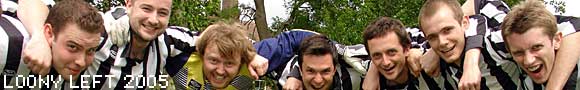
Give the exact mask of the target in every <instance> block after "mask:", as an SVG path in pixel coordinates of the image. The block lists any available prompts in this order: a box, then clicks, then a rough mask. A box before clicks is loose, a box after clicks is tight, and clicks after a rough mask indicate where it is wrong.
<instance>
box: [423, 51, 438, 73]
mask: <svg viewBox="0 0 580 90" xmlns="http://www.w3.org/2000/svg"><path fill="white" fill-rule="evenodd" d="M421 58H422V59H421V68H423V70H425V73H427V75H429V76H430V77H437V76H439V69H440V66H439V63H440V62H439V56H437V54H436V53H435V52H434V51H432V50H428V51H427V52H426V53H425V55H423V57H421Z"/></svg>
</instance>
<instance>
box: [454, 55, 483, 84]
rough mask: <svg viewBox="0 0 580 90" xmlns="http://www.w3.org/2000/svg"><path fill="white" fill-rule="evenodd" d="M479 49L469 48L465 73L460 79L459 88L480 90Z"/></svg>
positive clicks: (464, 67) (464, 68)
mask: <svg viewBox="0 0 580 90" xmlns="http://www.w3.org/2000/svg"><path fill="white" fill-rule="evenodd" d="M480 54H481V52H480V51H479V49H469V50H467V52H466V54H465V61H464V64H463V75H462V76H461V79H460V80H459V90H479V89H480V82H481V72H480V70H479V59H480V58H479V57H480Z"/></svg>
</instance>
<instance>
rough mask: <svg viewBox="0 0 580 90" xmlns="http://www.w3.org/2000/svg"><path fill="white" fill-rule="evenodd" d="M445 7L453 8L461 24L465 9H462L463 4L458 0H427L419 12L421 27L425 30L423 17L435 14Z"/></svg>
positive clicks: (456, 18)
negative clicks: (422, 25) (422, 24)
mask: <svg viewBox="0 0 580 90" xmlns="http://www.w3.org/2000/svg"><path fill="white" fill-rule="evenodd" d="M444 7H447V8H449V9H451V11H452V12H453V17H454V18H455V20H457V22H459V23H460V24H461V18H462V17H463V11H462V10H461V5H460V4H459V2H458V1H457V0H427V1H426V2H425V4H423V6H422V7H421V11H420V12H419V29H420V30H423V28H422V27H421V23H422V22H423V19H426V18H428V17H431V16H433V15H434V14H435V13H436V12H438V11H439V10H441V9H444Z"/></svg>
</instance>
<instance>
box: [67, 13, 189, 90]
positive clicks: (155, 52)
mask: <svg viewBox="0 0 580 90" xmlns="http://www.w3.org/2000/svg"><path fill="white" fill-rule="evenodd" d="M125 10H126V9H125V8H122V7H117V8H114V9H111V11H109V12H107V13H105V14H104V15H103V18H104V19H105V27H106V28H107V29H110V28H109V27H112V26H107V25H110V24H107V22H109V21H112V22H115V21H118V20H120V21H121V22H125V23H128V16H127V15H126V12H125ZM111 19H113V20H111ZM116 29H119V28H116ZM124 29H126V30H127V31H128V32H130V35H132V34H131V33H132V30H129V29H130V27H129V26H128V25H127V26H126V27H124ZM107 31H110V30H107ZM101 38H102V41H101V43H100V45H99V47H98V48H97V50H98V51H97V53H96V54H95V60H94V61H93V63H92V65H90V66H89V67H88V68H87V69H86V70H85V71H84V72H82V73H83V74H84V75H102V76H103V77H97V78H95V79H93V78H85V79H86V80H85V81H89V83H88V84H89V86H93V85H92V82H100V83H96V84H95V85H94V86H95V87H91V88H92V89H93V88H94V89H116V90H117V89H125V88H133V89H146V88H149V87H147V86H155V85H157V86H167V84H168V83H167V82H162V81H159V79H158V78H159V77H160V75H170V76H173V75H175V73H177V72H178V71H179V70H180V69H181V68H182V66H183V64H185V63H186V62H187V60H186V59H185V60H184V59H176V60H174V58H175V57H176V56H178V55H190V54H191V53H192V52H194V51H195V46H194V45H195V43H194V42H195V39H196V38H197V34H196V33H195V32H191V31H190V30H189V29H187V28H182V27H174V26H170V27H168V28H167V29H166V30H165V32H164V33H163V34H161V35H160V36H158V37H157V38H156V39H154V40H152V41H150V43H149V45H148V46H147V48H146V50H145V52H146V53H145V55H144V58H143V60H134V59H130V58H129V53H130V51H129V50H130V48H131V45H130V43H129V44H127V45H123V46H117V45H115V44H113V43H112V41H111V38H110V37H108V35H107V34H106V33H103V34H102V37H101ZM104 75H113V77H110V78H108V77H104ZM139 75H142V76H143V77H154V78H148V79H155V80H143V78H134V77H137V76H139ZM132 77H133V78H132ZM166 79H167V78H166ZM109 82H110V83H109ZM143 83H147V84H148V85H144V84H143ZM75 85H80V83H79V82H78V81H77V83H75ZM137 86H145V87H137Z"/></svg>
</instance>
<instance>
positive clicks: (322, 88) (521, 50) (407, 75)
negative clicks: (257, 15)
mask: <svg viewBox="0 0 580 90" xmlns="http://www.w3.org/2000/svg"><path fill="white" fill-rule="evenodd" d="M0 3H2V7H5V5H8V8H13V9H18V12H16V10H13V9H7V10H8V11H7V12H3V15H2V19H1V20H0V25H1V26H2V28H1V29H2V30H3V31H2V32H0V36H1V37H2V39H4V40H2V41H3V42H0V52H2V54H0V60H2V61H0V62H1V63H0V70H2V72H1V74H0V75H2V77H3V78H0V81H1V83H0V84H1V85H8V86H18V85H29V84H27V83H31V82H22V81H18V79H19V78H18V77H17V76H19V75H26V76H25V77H28V75H39V76H40V77H41V78H59V77H44V76H50V75H61V76H62V78H63V79H64V81H62V82H60V83H54V84H50V85H49V84H46V85H44V84H41V85H40V86H42V87H1V88H3V89H5V88H62V89H67V88H77V89H80V88H91V89H163V88H167V89H194V90H199V89H226V90H231V89H242V90H247V89H252V88H254V87H253V86H252V85H253V84H252V82H253V81H254V80H256V79H260V78H261V77H266V78H272V79H275V80H277V83H278V85H275V86H278V87H279V89H285V90H301V89H306V90H328V89H333V90H358V89H365V90H369V89H370V90H373V89H381V90H384V89H387V90H390V89H411V90H417V89H421V90H426V89H434V90H440V89H462V90H478V89H491V90H499V89H510V90H511V89H526V90H528V89H546V88H547V89H562V88H564V89H580V87H577V86H578V84H580V83H577V82H576V81H577V79H578V78H579V77H578V71H577V70H578V66H577V65H576V64H577V63H578V60H580V53H579V52H580V48H578V47H574V46H573V45H576V44H578V43H579V42H578V40H580V34H578V33H575V32H577V31H578V30H580V19H578V18H577V17H570V16H555V15H553V14H552V13H550V12H549V11H548V10H546V9H545V6H544V3H543V2H542V1H537V0H526V1H523V2H520V3H518V5H515V7H513V8H512V9H510V8H509V7H508V6H507V5H506V4H505V3H503V2H502V1H486V0H468V1H467V3H466V4H467V5H464V7H463V8H462V6H460V4H459V2H458V1H456V0H427V1H425V3H424V4H423V7H422V8H421V11H420V12H419V21H418V22H419V24H420V26H419V30H420V31H410V30H409V29H406V27H405V25H403V24H402V23H401V22H400V21H399V20H396V19H393V18H389V17H379V18H378V19H376V20H374V21H373V22H370V23H369V25H368V26H367V27H366V29H365V30H364V31H363V35H362V36H363V39H364V40H363V42H364V44H363V45H353V46H345V45H341V44H339V43H338V42H335V41H333V40H330V39H329V38H328V37H326V36H325V35H323V34H320V33H316V32H312V31H307V30H290V31H287V32H283V33H281V34H279V35H278V36H276V37H274V38H270V39H265V40H262V41H258V42H253V41H252V40H250V39H248V38H247V35H245V34H244V32H243V29H242V28H241V25H239V24H237V23H235V21H220V22H216V23H213V24H212V25H210V26H208V27H207V28H206V29H205V30H204V31H203V32H201V33H197V32H194V31H190V30H188V29H187V28H183V27H176V26H168V22H169V18H170V16H171V15H170V14H171V5H172V0H126V6H123V7H115V8H112V9H111V11H108V12H105V13H100V12H99V11H98V10H96V9H95V8H94V7H92V6H91V5H89V4H88V3H87V2H85V1H81V0H62V1H59V2H57V3H56V4H54V5H53V4H52V3H54V2H52V3H51V2H50V1H48V2H46V1H45V2H41V1H40V0H19V1H18V4H17V5H16V7H11V6H10V5H14V3H15V2H11V1H2V2H0ZM5 3H12V4H5ZM46 4H48V5H46ZM46 6H48V7H46ZM49 7H50V9H49ZM465 7H467V8H465ZM418 34H419V35H418ZM422 36H424V37H425V38H422ZM81 75H92V76H89V77H81ZM99 75H103V76H99ZM137 76H141V77H144V78H140V77H137ZM149 77H153V78H149ZM163 77H166V78H163ZM363 77H364V78H363ZM363 79H364V80H363ZM548 82H550V83H548ZM34 83H36V82H34ZM34 85H36V84H34ZM74 86H81V87H74ZM82 86H88V87H82ZM544 86H547V87H544Z"/></svg>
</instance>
